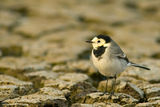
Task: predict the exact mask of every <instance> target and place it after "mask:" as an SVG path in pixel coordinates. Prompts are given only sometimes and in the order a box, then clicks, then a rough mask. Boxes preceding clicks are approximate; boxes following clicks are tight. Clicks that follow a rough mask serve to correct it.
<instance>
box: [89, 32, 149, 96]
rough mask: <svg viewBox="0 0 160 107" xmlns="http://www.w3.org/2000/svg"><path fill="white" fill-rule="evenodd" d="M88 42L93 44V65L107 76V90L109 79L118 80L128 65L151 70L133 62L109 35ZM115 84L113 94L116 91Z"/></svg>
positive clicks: (99, 36)
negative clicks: (117, 77) (118, 76)
mask: <svg viewBox="0 0 160 107" xmlns="http://www.w3.org/2000/svg"><path fill="white" fill-rule="evenodd" d="M86 42H88V43H91V44H92V46H93V49H92V55H91V59H92V62H93V65H94V66H95V67H96V68H97V69H98V71H99V72H100V73H101V74H102V75H103V76H105V77H106V80H107V82H106V89H105V91H106V90H107V84H108V79H110V78H114V79H115V80H116V76H117V75H118V74H120V73H121V72H123V71H124V70H125V69H126V68H127V67H128V66H134V67H139V68H143V69H146V70H150V69H149V68H147V67H145V66H142V65H138V64H136V63H133V62H131V61H130V60H129V59H128V58H127V56H126V54H125V53H124V52H123V51H122V50H121V48H120V47H119V46H118V44H117V43H116V42H115V41H113V40H112V39H111V38H110V37H109V36H107V35H98V36H96V37H94V38H93V39H92V40H89V41H86ZM113 86H114V85H112V92H111V94H113V93H114V89H113V88H114V87H113Z"/></svg>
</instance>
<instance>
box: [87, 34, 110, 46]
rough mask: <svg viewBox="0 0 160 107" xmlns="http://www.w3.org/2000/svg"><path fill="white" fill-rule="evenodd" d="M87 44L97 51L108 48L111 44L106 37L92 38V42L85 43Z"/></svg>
mask: <svg viewBox="0 0 160 107" xmlns="http://www.w3.org/2000/svg"><path fill="white" fill-rule="evenodd" d="M86 42H87V43H91V44H92V46H93V48H94V49H98V48H99V47H106V48H107V47H108V46H109V45H110V42H111V38H110V37H109V36H106V35H98V36H96V37H94V38H93V39H92V40H89V41H86Z"/></svg>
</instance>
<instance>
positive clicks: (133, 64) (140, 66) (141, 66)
mask: <svg viewBox="0 0 160 107" xmlns="http://www.w3.org/2000/svg"><path fill="white" fill-rule="evenodd" d="M129 65H131V66H134V67H139V68H143V69H146V70H151V69H150V68H147V67H145V66H143V65H138V64H135V63H133V62H130V63H129Z"/></svg>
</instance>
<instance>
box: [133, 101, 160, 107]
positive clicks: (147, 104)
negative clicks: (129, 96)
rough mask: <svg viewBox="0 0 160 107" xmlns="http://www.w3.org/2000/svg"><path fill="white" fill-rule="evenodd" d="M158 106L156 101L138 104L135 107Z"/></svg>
mask: <svg viewBox="0 0 160 107" xmlns="http://www.w3.org/2000/svg"><path fill="white" fill-rule="evenodd" d="M159 106H160V100H156V101H154V102H145V103H139V104H137V105H136V106H135V107H159Z"/></svg>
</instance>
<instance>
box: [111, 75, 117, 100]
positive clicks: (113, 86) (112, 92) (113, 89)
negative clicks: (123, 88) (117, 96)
mask: <svg viewBox="0 0 160 107" xmlns="http://www.w3.org/2000/svg"><path fill="white" fill-rule="evenodd" d="M112 78H113V79H114V81H113V84H112V88H111V92H110V96H109V99H111V97H112V95H114V91H115V85H116V79H117V76H116V74H115V75H114V76H113V77H112Z"/></svg>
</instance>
